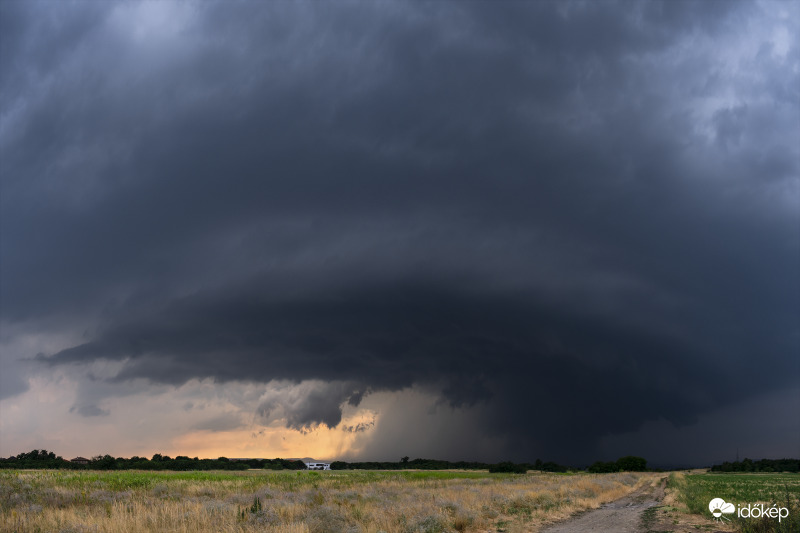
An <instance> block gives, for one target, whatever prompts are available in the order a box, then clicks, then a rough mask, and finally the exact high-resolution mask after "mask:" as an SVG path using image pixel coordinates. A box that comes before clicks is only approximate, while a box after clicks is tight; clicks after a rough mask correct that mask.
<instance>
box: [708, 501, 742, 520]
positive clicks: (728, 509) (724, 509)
mask: <svg viewBox="0 0 800 533" xmlns="http://www.w3.org/2000/svg"><path fill="white" fill-rule="evenodd" d="M708 510H709V511H711V514H712V515H714V520H717V521H719V522H721V521H722V519H723V518H724V519H725V520H727V521H728V522H730V521H731V519H730V518H728V517H726V516H722V515H724V514H733V513H735V512H736V506H735V505H733V504H732V503H726V502H725V500H723V499H722V498H714V499H713V500H711V501H710V502H709V503H708Z"/></svg>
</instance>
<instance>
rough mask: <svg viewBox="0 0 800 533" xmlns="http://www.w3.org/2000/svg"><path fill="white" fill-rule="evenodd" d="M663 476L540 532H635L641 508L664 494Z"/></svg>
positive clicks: (639, 520)
mask: <svg viewBox="0 0 800 533" xmlns="http://www.w3.org/2000/svg"><path fill="white" fill-rule="evenodd" d="M665 483H666V478H660V479H658V480H654V483H651V484H648V485H645V486H643V487H642V488H640V489H638V490H636V491H635V492H633V493H631V494H629V495H628V496H625V497H624V498H621V499H619V500H616V501H613V502H610V503H607V504H605V505H603V506H602V507H600V508H599V509H595V510H594V511H589V512H586V513H583V514H581V515H579V516H577V517H575V518H571V519H569V520H567V521H566V522H562V523H560V524H555V525H553V526H550V527H547V528H545V529H543V530H542V532H541V533H583V532H585V531H604V532H611V531H613V532H614V533H638V532H640V531H641V530H642V529H641V525H642V513H643V512H644V511H645V509H649V508H650V507H655V506H656V505H659V502H660V501H661V500H662V499H663V498H664V486H665Z"/></svg>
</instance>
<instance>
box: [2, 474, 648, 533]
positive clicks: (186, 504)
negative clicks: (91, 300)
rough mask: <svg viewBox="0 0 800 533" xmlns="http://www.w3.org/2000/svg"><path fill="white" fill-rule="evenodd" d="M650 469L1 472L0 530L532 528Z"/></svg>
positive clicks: (609, 496) (626, 485)
mask: <svg viewBox="0 0 800 533" xmlns="http://www.w3.org/2000/svg"><path fill="white" fill-rule="evenodd" d="M652 477H653V476H652V475H651V474H632V473H620V474H599V475H593V474H570V475H563V474H562V475H559V474H534V473H529V474H525V475H513V474H489V473H486V472H452V471H433V472H431V471H425V472H415V471H402V472H376V471H367V472H364V471H332V472H288V471H283V472H271V471H245V472H137V471H120V472H113V471H112V472H97V471H0V530H2V531H19V532H28V531H30V532H35V531H41V532H49V531H54V532H58V533H78V532H87V533H88V532H147V531H175V532H195V531H197V532H199V531H203V532H206V531H220V532H249V531H273V532H283V533H289V532H292V533H295V532H297V533H300V532H308V533H338V532H348V533H378V532H384V533H444V532H449V531H492V532H494V531H498V532H502V531H508V532H509V533H513V532H515V531H536V530H537V529H538V528H539V527H540V526H541V525H542V524H545V523H549V522H552V521H554V520H558V519H562V518H565V517H567V516H569V515H570V514H572V513H574V512H577V511H581V510H586V509H592V508H596V507H598V506H599V505H601V504H602V503H604V502H606V501H610V500H614V499H617V498H620V497H622V496H624V495H625V494H627V493H629V492H631V491H632V490H634V489H635V488H636V487H638V486H639V485H641V484H642V483H647V482H650V481H651V480H652Z"/></svg>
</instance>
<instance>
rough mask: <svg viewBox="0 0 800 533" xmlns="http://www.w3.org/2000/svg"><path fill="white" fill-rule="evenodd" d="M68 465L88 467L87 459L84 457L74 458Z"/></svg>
mask: <svg viewBox="0 0 800 533" xmlns="http://www.w3.org/2000/svg"><path fill="white" fill-rule="evenodd" d="M69 462H70V463H75V464H76V465H88V464H89V459H87V458H86V457H76V458H75V459H70V460H69Z"/></svg>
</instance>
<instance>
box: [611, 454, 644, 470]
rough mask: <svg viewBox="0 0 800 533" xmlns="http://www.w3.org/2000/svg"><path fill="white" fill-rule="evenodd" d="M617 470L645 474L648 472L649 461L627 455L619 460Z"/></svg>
mask: <svg viewBox="0 0 800 533" xmlns="http://www.w3.org/2000/svg"><path fill="white" fill-rule="evenodd" d="M617 468H618V469H619V470H620V471H621V472H644V471H645V470H647V461H646V460H645V459H644V458H643V457H636V456H633V455H626V456H625V457H620V458H619V459H617Z"/></svg>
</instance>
